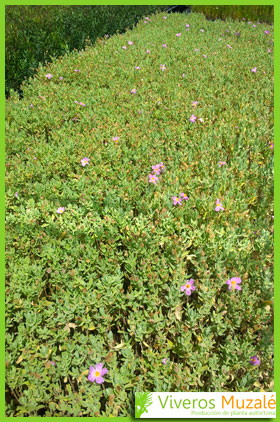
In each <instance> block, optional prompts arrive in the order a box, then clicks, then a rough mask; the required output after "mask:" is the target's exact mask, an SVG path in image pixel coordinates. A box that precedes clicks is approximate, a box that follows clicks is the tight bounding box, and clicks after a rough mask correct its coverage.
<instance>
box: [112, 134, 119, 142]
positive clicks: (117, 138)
mask: <svg viewBox="0 0 280 422" xmlns="http://www.w3.org/2000/svg"><path fill="white" fill-rule="evenodd" d="M113 141H115V143H116V144H117V143H118V142H119V137H118V136H115V137H114V138H113Z"/></svg>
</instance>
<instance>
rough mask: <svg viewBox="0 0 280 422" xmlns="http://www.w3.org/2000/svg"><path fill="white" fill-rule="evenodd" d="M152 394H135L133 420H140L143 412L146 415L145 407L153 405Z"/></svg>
mask: <svg viewBox="0 0 280 422" xmlns="http://www.w3.org/2000/svg"><path fill="white" fill-rule="evenodd" d="M152 394H153V393H135V418H141V415H143V413H144V412H146V413H148V410H147V407H148V406H150V405H151V404H152V403H153V399H152Z"/></svg>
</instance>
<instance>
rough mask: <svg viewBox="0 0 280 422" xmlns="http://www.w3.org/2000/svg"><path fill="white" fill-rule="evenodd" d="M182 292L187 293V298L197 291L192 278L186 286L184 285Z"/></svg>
mask: <svg viewBox="0 0 280 422" xmlns="http://www.w3.org/2000/svg"><path fill="white" fill-rule="evenodd" d="M180 290H181V292H185V294H186V295H187V296H190V295H191V294H192V292H193V291H195V290H196V287H195V285H194V280H193V279H192V278H191V279H190V280H187V282H186V284H183V286H181V288H180Z"/></svg>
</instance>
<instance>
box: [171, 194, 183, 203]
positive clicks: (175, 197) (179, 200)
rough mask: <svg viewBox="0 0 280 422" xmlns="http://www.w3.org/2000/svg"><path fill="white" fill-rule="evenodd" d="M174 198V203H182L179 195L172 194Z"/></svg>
mask: <svg viewBox="0 0 280 422" xmlns="http://www.w3.org/2000/svg"><path fill="white" fill-rule="evenodd" d="M172 199H173V205H177V204H179V205H182V199H181V198H178V196H172Z"/></svg>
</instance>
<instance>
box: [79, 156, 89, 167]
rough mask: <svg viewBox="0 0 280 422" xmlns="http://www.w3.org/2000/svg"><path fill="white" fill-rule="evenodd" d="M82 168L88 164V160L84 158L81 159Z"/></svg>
mask: <svg viewBox="0 0 280 422" xmlns="http://www.w3.org/2000/svg"><path fill="white" fill-rule="evenodd" d="M81 163H82V166H83V167H85V166H86V165H87V164H88V163H89V158H88V157H84V158H82V159H81Z"/></svg>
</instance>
